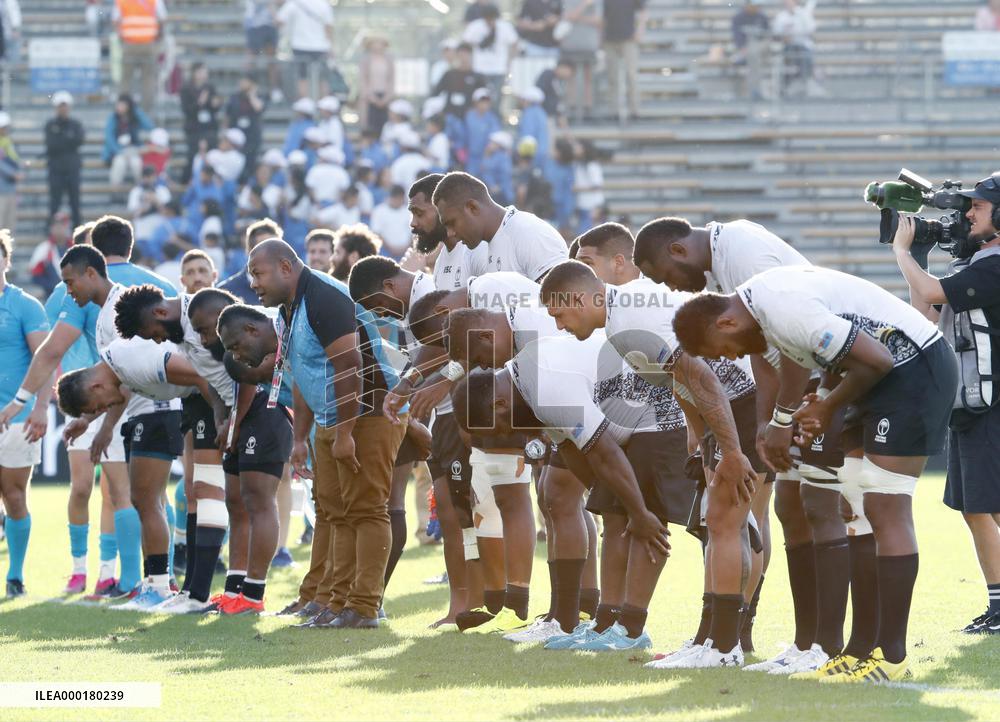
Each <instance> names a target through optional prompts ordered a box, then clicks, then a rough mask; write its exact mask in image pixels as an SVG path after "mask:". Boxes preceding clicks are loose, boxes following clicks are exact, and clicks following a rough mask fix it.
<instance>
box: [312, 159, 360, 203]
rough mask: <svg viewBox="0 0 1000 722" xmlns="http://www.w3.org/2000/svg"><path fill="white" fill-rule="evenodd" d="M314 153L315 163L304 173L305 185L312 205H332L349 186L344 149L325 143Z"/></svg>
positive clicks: (349, 177)
mask: <svg viewBox="0 0 1000 722" xmlns="http://www.w3.org/2000/svg"><path fill="white" fill-rule="evenodd" d="M316 155H317V159H316V165H314V166H313V167H312V168H310V169H309V172H308V173H306V186H308V188H309V193H310V195H311V196H312V201H313V204H314V205H316V206H324V205H332V204H334V203H336V202H337V201H339V200H340V194H341V193H343V192H344V191H345V190H347V189H348V188H350V186H351V176H350V174H349V173H348V172H347V171H346V170H344V151H342V150H341V149H340V148H337V147H336V146H333V145H325V146H323V147H322V148H320V149H319V151H318V152H317V154H316Z"/></svg>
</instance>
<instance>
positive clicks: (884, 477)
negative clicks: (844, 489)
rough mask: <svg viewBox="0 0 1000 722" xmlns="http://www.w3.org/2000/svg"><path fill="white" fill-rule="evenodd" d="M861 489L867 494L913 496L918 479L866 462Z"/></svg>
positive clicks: (866, 460)
mask: <svg viewBox="0 0 1000 722" xmlns="http://www.w3.org/2000/svg"><path fill="white" fill-rule="evenodd" d="M861 488H862V490H863V491H864V492H865V493H866V494H906V495H907V496H913V492H914V491H916V489H917V477H915V476H907V475H906V474H897V473H895V472H893V471H887V470H886V469H883V468H882V467H880V466H876V465H875V464H873V463H872V462H870V461H869V460H868V459H865V460H864V468H863V471H862V475H861Z"/></svg>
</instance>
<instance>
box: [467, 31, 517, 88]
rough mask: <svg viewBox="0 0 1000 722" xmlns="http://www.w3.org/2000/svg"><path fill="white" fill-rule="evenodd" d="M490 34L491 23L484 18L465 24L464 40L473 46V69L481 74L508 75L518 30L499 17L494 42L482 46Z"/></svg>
mask: <svg viewBox="0 0 1000 722" xmlns="http://www.w3.org/2000/svg"><path fill="white" fill-rule="evenodd" d="M489 35H490V26H489V23H487V22H486V21H485V20H483V19H482V18H479V19H477V20H473V21H472V22H471V23H469V24H468V25H466V26H465V32H463V33H462V40H463V41H464V42H467V43H469V44H470V45H471V46H472V70H473V71H474V72H477V73H480V74H481V75H506V74H507V68H508V67H509V65H510V51H511V48H512V46H514V45H516V44H517V41H518V36H517V30H516V29H515V28H514V26H513V25H511V24H510V23H509V22H508V21H506V20H504V19H502V18H498V19H497V21H496V26H495V37H494V40H493V44H492V45H489V46H487V47H485V48H483V47H480V45H481V44H482V42H483V41H484V40H486V38H487V37H489Z"/></svg>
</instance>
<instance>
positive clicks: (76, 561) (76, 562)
mask: <svg viewBox="0 0 1000 722" xmlns="http://www.w3.org/2000/svg"><path fill="white" fill-rule="evenodd" d="M73 573H74V574H84V575H86V573H87V555H86V554H85V555H83V556H82V557H73Z"/></svg>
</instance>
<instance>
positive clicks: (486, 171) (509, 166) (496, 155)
mask: <svg viewBox="0 0 1000 722" xmlns="http://www.w3.org/2000/svg"><path fill="white" fill-rule="evenodd" d="M513 145H514V139H513V138H511V137H510V133H508V132H507V131H505V130H498V131H496V132H495V133H491V134H490V142H489V143H487V145H486V153H485V155H484V156H483V166H482V171H481V172H482V176H481V180H482V181H483V183H485V184H486V187H487V188H489V191H490V196H491V197H492V198H493V200H495V201H496V202H497V203H499V204H500V205H502V206H506V205H509V204H511V203H513V202H514V177H513V176H514V166H513V163H512V161H511V158H510V151H511V148H512V146H513Z"/></svg>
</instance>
